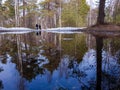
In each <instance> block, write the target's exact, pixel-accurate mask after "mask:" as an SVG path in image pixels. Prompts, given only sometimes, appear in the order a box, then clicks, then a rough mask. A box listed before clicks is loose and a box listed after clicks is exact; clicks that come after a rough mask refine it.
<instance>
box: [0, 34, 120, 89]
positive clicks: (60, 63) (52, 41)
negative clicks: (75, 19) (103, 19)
mask: <svg viewBox="0 0 120 90" xmlns="http://www.w3.org/2000/svg"><path fill="white" fill-rule="evenodd" d="M95 88H96V41H95V37H93V36H92V35H89V34H84V33H78V34H75V33H69V34H65V33H62V34H60V33H50V32H43V33H41V34H39V33H35V32H33V33H23V34H0V90H88V89H89V90H95ZM110 89H111V90H119V89H120V38H116V37H113V38H106V39H104V45H103V49H102V90H110Z"/></svg>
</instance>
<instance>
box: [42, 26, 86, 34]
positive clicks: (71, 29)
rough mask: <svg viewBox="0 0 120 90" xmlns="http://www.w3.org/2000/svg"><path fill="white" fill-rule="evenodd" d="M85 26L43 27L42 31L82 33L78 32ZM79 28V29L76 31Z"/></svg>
mask: <svg viewBox="0 0 120 90" xmlns="http://www.w3.org/2000/svg"><path fill="white" fill-rule="evenodd" d="M84 28H86V27H80V28H79V27H58V28H48V29H43V31H46V32H51V33H63V34H64V33H66V34H71V33H82V32H80V29H84ZM77 30H79V31H77Z"/></svg>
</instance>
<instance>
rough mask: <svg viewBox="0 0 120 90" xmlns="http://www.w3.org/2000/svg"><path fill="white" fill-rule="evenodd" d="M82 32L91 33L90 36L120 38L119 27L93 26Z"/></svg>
mask: <svg viewBox="0 0 120 90" xmlns="http://www.w3.org/2000/svg"><path fill="white" fill-rule="evenodd" d="M84 30H85V31H86V32H87V33H91V34H92V35H94V36H98V37H120V25H114V24H105V25H94V26H91V27H88V28H86V29H84Z"/></svg>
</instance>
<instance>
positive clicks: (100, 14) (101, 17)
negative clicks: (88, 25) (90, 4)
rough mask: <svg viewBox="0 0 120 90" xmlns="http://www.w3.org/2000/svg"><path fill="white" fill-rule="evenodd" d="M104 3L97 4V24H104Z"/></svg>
mask: <svg viewBox="0 0 120 90" xmlns="http://www.w3.org/2000/svg"><path fill="white" fill-rule="evenodd" d="M105 1H106V0H100V2H99V12H98V18H97V24H104V18H105V11H104V9H105Z"/></svg>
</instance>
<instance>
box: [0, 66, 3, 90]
mask: <svg viewBox="0 0 120 90" xmlns="http://www.w3.org/2000/svg"><path fill="white" fill-rule="evenodd" d="M2 71H3V69H2V67H0V72H2ZM3 88H4V87H3V83H2V80H0V90H2V89H3Z"/></svg>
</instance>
